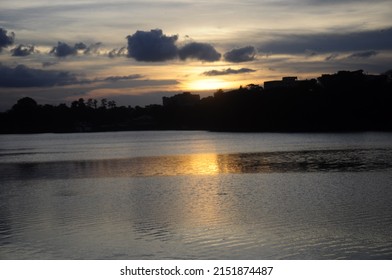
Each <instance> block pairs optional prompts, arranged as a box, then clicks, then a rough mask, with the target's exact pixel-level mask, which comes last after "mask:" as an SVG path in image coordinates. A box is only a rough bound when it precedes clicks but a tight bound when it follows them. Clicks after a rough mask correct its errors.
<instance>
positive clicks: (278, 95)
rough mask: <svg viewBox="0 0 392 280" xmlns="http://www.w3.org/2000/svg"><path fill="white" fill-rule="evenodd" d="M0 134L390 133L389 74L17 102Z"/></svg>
mask: <svg viewBox="0 0 392 280" xmlns="http://www.w3.org/2000/svg"><path fill="white" fill-rule="evenodd" d="M0 125H1V126H0V127H1V128H0V133H42V132H57V133H63V132H98V131H124V130H211V131H247V132H251V131H260V132H261V131H270V132H302V131H303V132H305V131H364V130H378V131H392V79H391V71H389V72H387V73H385V74H383V75H368V74H364V73H363V71H362V70H358V71H339V72H337V73H335V74H324V75H322V76H321V77H318V78H317V79H311V80H302V81H298V80H296V78H294V77H288V78H286V79H285V78H283V80H282V81H274V82H270V83H268V82H266V83H265V85H264V88H263V87H262V86H259V85H257V84H250V85H247V86H245V87H240V88H239V89H236V90H230V91H223V90H218V91H216V92H215V93H214V96H209V97H206V98H200V96H198V95H194V94H191V93H189V92H187V93H182V94H178V95H175V96H172V97H164V98H163V105H156V104H153V105H148V106H145V107H140V106H136V107H131V106H128V107H126V106H117V104H116V102H115V101H113V100H107V99H101V100H99V101H98V100H96V99H88V100H84V99H83V98H80V99H79V100H75V101H73V102H72V103H71V105H70V106H68V105H66V104H60V105H57V106H54V105H48V104H46V105H39V104H37V102H36V101H35V100H33V99H32V98H29V97H25V98H22V99H20V100H18V102H17V103H16V104H15V105H14V106H13V107H12V108H11V109H10V110H8V111H7V112H4V113H1V114H0Z"/></svg>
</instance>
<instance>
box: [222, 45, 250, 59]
mask: <svg viewBox="0 0 392 280" xmlns="http://www.w3.org/2000/svg"><path fill="white" fill-rule="evenodd" d="M255 56H256V49H255V47H253V46H247V47H243V48H239V49H233V50H231V51H229V52H227V53H225V54H224V58H225V60H226V61H229V62H246V61H252V60H254V59H255Z"/></svg>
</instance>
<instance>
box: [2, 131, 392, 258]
mask: <svg viewBox="0 0 392 280" xmlns="http://www.w3.org/2000/svg"><path fill="white" fill-rule="evenodd" d="M0 175H1V178H0V259H392V234H391V232H392V203H391V199H392V134H391V133H370V132H369V133H346V134H278V133H276V134H268V133H258V134H257V133H254V134H253V133H212V132H203V131H185V132H184V131H182V132H177V131H162V132H115V133H86V134H37V135H0Z"/></svg>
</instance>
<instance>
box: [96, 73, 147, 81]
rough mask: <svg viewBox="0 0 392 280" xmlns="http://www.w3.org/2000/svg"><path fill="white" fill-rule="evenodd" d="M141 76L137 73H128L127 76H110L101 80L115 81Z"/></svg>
mask: <svg viewBox="0 0 392 280" xmlns="http://www.w3.org/2000/svg"><path fill="white" fill-rule="evenodd" d="M142 77H143V76H142V75H139V74H134V75H128V76H110V77H107V78H104V79H103V80H102V81H110V82H117V81H122V80H135V79H140V78H142ZM96 81H99V80H96Z"/></svg>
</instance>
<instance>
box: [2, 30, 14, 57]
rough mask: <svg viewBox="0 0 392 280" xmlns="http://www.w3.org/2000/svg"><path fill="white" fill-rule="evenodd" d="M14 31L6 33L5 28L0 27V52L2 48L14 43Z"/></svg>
mask: <svg viewBox="0 0 392 280" xmlns="http://www.w3.org/2000/svg"><path fill="white" fill-rule="evenodd" d="M14 39H15V33H14V32H11V33H8V31H7V30H5V29H3V28H0V52H1V51H2V50H3V48H6V47H8V46H11V45H12V44H13V43H14Z"/></svg>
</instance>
